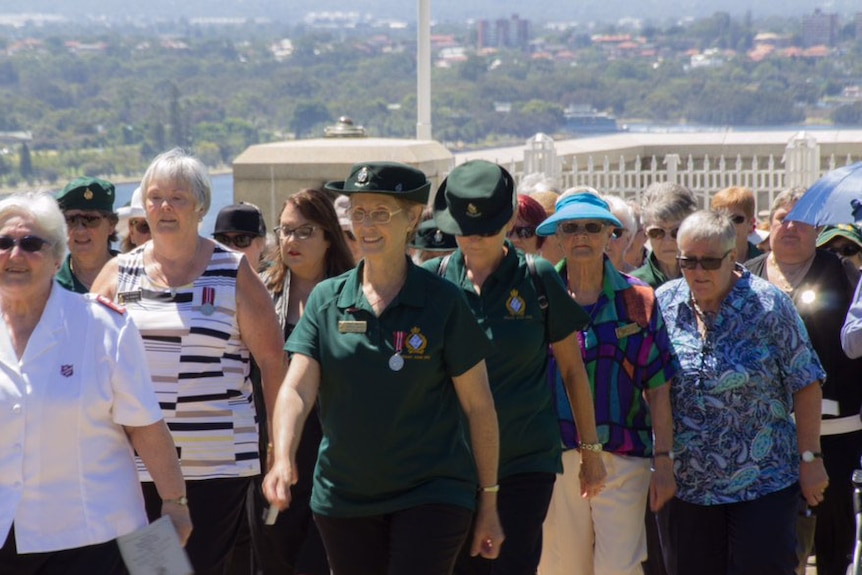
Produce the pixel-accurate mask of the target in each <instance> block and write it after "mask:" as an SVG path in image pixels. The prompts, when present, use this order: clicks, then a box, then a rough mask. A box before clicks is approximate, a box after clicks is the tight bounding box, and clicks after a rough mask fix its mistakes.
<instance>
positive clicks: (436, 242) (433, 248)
mask: <svg viewBox="0 0 862 575" xmlns="http://www.w3.org/2000/svg"><path fill="white" fill-rule="evenodd" d="M410 247H411V248H415V249H418V250H424V251H426V252H452V251H455V250H456V249H458V244H457V243H456V242H455V236H453V235H452V234H447V233H446V232H444V231H442V230H440V229H438V228H437V224H436V223H434V220H426V221H424V222H422V223H421V224H419V227H418V228H417V229H416V235H414V236H413V241H411V242H410Z"/></svg>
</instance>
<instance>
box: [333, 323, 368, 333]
mask: <svg viewBox="0 0 862 575" xmlns="http://www.w3.org/2000/svg"><path fill="white" fill-rule="evenodd" d="M366 331H368V322H367V321H351V320H345V321H339V322H338V332H339V333H365V332H366Z"/></svg>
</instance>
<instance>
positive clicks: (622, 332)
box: [616, 323, 641, 339]
mask: <svg viewBox="0 0 862 575" xmlns="http://www.w3.org/2000/svg"><path fill="white" fill-rule="evenodd" d="M640 330H641V326H639V325H638V324H636V323H630V324H628V325H624V326H622V327H618V328H617V329H616V332H617V339H622V338H624V337H628V336H630V335H634V334H636V333H637V332H639V331H640Z"/></svg>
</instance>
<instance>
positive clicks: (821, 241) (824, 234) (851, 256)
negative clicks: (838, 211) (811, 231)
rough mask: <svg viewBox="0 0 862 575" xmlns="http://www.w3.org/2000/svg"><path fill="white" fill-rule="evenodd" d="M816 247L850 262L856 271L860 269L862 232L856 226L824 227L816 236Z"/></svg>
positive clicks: (861, 267)
mask: <svg viewBox="0 0 862 575" xmlns="http://www.w3.org/2000/svg"><path fill="white" fill-rule="evenodd" d="M817 247H818V248H821V249H824V250H827V251H830V252H832V253H833V254H835V255H836V256H838V257H840V258H843V259H845V260H847V261H849V262H851V263H852V264H853V266H854V267H855V268H856V269H862V231H860V229H859V226H857V225H853V224H838V225H836V226H826V227H825V228H823V229H822V230H821V231H820V234H819V235H818V236H817Z"/></svg>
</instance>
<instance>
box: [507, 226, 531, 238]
mask: <svg viewBox="0 0 862 575" xmlns="http://www.w3.org/2000/svg"><path fill="white" fill-rule="evenodd" d="M535 235H536V228H534V227H533V226H515V227H514V228H512V229H511V231H509V233H507V234H506V237H507V238H519V239H522V240H528V239H530V238H532V237H533V236H535Z"/></svg>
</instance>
